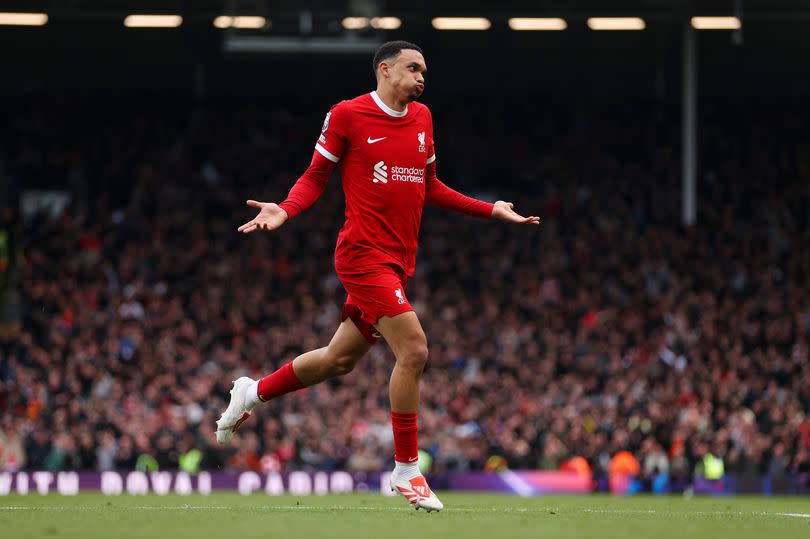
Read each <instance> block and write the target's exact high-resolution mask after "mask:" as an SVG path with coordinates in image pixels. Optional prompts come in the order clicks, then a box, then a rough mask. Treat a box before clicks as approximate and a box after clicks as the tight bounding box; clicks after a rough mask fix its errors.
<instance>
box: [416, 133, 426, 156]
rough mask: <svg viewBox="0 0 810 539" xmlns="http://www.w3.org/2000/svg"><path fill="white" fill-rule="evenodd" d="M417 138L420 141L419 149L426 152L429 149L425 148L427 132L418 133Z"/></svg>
mask: <svg viewBox="0 0 810 539" xmlns="http://www.w3.org/2000/svg"><path fill="white" fill-rule="evenodd" d="M416 139H417V140H418V141H419V151H420V152H422V153H425V152H426V151H427V150H426V149H425V132H424V131H420V132H419V133H418V134H417V135H416Z"/></svg>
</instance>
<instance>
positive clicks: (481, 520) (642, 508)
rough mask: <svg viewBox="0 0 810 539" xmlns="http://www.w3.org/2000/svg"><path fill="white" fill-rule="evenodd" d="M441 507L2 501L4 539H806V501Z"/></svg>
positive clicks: (590, 499) (125, 499)
mask: <svg viewBox="0 0 810 539" xmlns="http://www.w3.org/2000/svg"><path fill="white" fill-rule="evenodd" d="M441 498H442V501H443V502H444V504H445V507H446V509H445V510H444V511H442V512H441V513H431V514H427V513H425V512H424V511H414V510H413V509H410V508H408V507H407V506H406V505H405V501H404V499H403V498H393V497H383V496H380V495H376V494H365V495H358V494H351V495H330V496H323V497H318V496H308V497H302V498H300V497H293V496H278V497H270V496H266V495H263V494H255V495H253V496H247V497H245V496H240V495H238V494H235V493H215V494H212V495H210V496H202V495H192V496H177V495H168V496H157V495H148V496H137V497H136V496H116V497H109V496H102V495H100V494H90V493H87V494H80V495H78V496H75V497H61V496H56V495H48V496H38V495H28V496H19V495H12V496H7V497H2V498H0V537H3V538H8V539H11V538H14V539H16V538H21V537H36V538H48V537H59V538H76V539H91V538H95V537H98V538H111V539H118V538H126V537H160V538H164V537H165V538H167V539H179V538H186V537H188V538H194V539H202V538H207V537H217V538H226V539H244V538H248V537H262V538H268V539H269V538H284V539H303V538H309V537H329V538H333V537H351V538H353V539H358V538H366V537H374V538H377V537H379V538H384V539H396V538H400V537H401V538H407V539H429V538H432V537H442V538H456V537H458V538H462V539H477V538H483V537H494V538H498V539H506V538H512V537H532V538H558V537H572V538H588V537H593V538H599V539H605V538H610V537H627V538H634V539H636V538H638V539H644V538H654V539H666V538H679V539H681V538H685V537H706V538H711V539H745V538H756V539H763V538H766V539H776V538H779V539H783V538H792V537H797V538H798V537H803V538H807V537H810V498H761V497H756V498H754V497H735V498H692V499H688V500H687V499H684V498H682V497H676V496H672V497H663V498H662V497H655V498H653V497H642V496H638V497H631V498H618V497H610V496H602V495H591V496H575V497H574V496H572V497H537V498H518V497H513V496H498V495H477V494H455V493H442V494H441Z"/></svg>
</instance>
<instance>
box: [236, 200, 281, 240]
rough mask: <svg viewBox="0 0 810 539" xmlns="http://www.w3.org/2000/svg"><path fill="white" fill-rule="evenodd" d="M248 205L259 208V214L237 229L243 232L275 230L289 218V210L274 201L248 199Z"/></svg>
mask: <svg viewBox="0 0 810 539" xmlns="http://www.w3.org/2000/svg"><path fill="white" fill-rule="evenodd" d="M247 205H248V206H251V207H253V208H259V215H257V216H256V217H254V218H253V219H251V220H250V221H248V222H247V223H245V224H244V225H242V226H240V227H239V228H238V229H237V230H239V232H242V233H243V234H249V233H251V232H253V231H254V230H275V229H277V228H278V227H280V226H281V225H283V224H284V223H285V222H286V221H287V219H288V215H287V212H286V211H284V210H283V209H282V208H281V207H280V206H279V205H278V204H275V203H273V202H257V201H256V200H248V201H247Z"/></svg>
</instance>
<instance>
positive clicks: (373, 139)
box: [366, 137, 388, 144]
mask: <svg viewBox="0 0 810 539" xmlns="http://www.w3.org/2000/svg"><path fill="white" fill-rule="evenodd" d="M387 138H388V137H380V138H371V137H368V140H366V142H368V143H369V144H374V143H375V142H380V141H381V140H384V139H387Z"/></svg>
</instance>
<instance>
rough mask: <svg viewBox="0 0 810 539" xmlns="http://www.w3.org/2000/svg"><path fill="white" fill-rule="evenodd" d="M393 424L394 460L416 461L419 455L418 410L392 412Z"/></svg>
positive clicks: (409, 462)
mask: <svg viewBox="0 0 810 539" xmlns="http://www.w3.org/2000/svg"><path fill="white" fill-rule="evenodd" d="M391 426H392V427H393V429H394V460H395V461H397V462H405V463H408V464H413V463H415V462H416V460H417V458H418V456H419V442H418V440H417V430H418V428H417V425H416V412H407V413H402V414H401V413H399V412H391Z"/></svg>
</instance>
